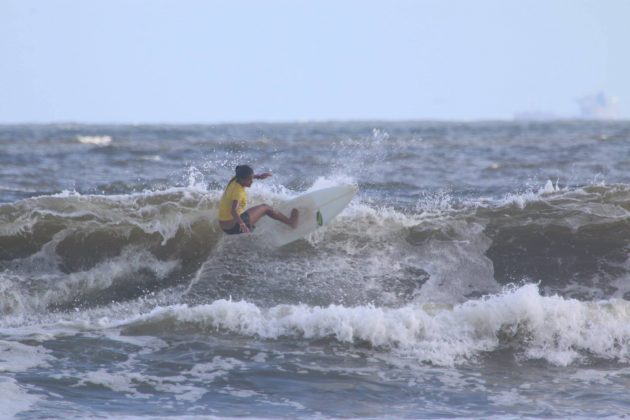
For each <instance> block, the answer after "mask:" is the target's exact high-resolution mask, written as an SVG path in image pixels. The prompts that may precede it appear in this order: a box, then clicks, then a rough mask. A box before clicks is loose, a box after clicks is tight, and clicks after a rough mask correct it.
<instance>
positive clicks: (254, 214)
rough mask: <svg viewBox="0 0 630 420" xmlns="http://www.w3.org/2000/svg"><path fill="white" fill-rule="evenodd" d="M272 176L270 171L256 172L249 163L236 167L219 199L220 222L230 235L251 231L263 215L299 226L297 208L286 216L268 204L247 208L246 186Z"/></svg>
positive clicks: (293, 226) (292, 225)
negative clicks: (256, 180)
mask: <svg viewBox="0 0 630 420" xmlns="http://www.w3.org/2000/svg"><path fill="white" fill-rule="evenodd" d="M270 176H271V174H270V173H269V172H265V173H262V174H254V170H253V169H252V168H251V167H249V166H247V165H239V166H237V167H236V174H235V176H234V177H233V178H232V179H231V180H230V182H229V183H228V185H227V187H225V191H224V192H223V195H222V196H221V200H220V201H219V224H220V225H221V229H223V231H224V232H225V233H227V234H228V235H234V234H237V233H249V232H251V231H252V230H254V228H255V225H256V222H257V221H258V219H260V218H261V217H263V216H269V217H271V218H272V219H274V220H278V221H280V222H282V223H284V224H287V225H289V226H291V227H292V228H295V227H296V226H297V223H298V210H297V209H293V210H291V217H287V216H285V215H284V214H282V213H281V212H279V211H278V210H276V209H274V208H273V207H271V206H270V205H268V204H260V205H258V206H254V207H252V208H249V209H247V210H245V206H246V205H247V193H246V192H245V188H249V187H250V186H251V185H252V182H253V181H254V179H265V178H269V177H270Z"/></svg>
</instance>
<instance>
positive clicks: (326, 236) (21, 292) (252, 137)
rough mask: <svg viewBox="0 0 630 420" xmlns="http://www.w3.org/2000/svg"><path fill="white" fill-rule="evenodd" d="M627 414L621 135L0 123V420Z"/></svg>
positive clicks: (619, 131)
mask: <svg viewBox="0 0 630 420" xmlns="http://www.w3.org/2000/svg"><path fill="white" fill-rule="evenodd" d="M243 163H247V164H250V165H251V166H253V167H254V169H255V170H256V171H258V172H262V171H270V172H273V177H271V178H269V179H267V180H264V181H255V182H254V184H253V186H252V187H251V188H250V189H249V203H250V205H255V204H258V203H263V202H265V203H270V204H279V203H282V202H283V201H286V200H288V199H291V198H293V197H295V196H297V195H299V194H301V193H303V192H306V191H312V190H316V189H318V188H323V187H328V186H334V185H343V184H354V185H357V186H358V187H359V193H358V195H357V196H356V198H355V199H354V200H353V202H352V203H351V204H350V205H349V207H348V208H346V210H345V211H344V212H343V213H342V214H341V215H340V216H339V217H338V218H336V219H335V220H334V221H333V222H332V223H331V224H329V225H327V226H325V227H323V228H321V229H319V230H318V231H316V232H315V233H313V234H312V235H310V236H309V237H306V238H304V239H302V240H299V241H297V242H294V243H293V244H290V245H287V246H284V247H281V248H275V249H274V248H270V247H268V246H265V245H264V242H261V241H259V240H257V239H256V238H257V237H256V235H240V236H231V237H226V236H225V235H223V233H222V232H221V230H220V229H219V228H218V226H217V204H218V201H219V197H220V196H221V193H222V190H223V188H224V186H225V184H226V183H227V181H228V180H229V178H230V177H231V175H232V173H233V170H234V167H235V166H236V165H237V164H243ZM628 415H630V122H588V121H559V122H541V123H526V122H472V123H455V122H453V123H447V122H440V123H437V122H436V123H432V122H399V123H395V122H387V123H385V122H357V123H344V122H330V123H296V124H239V125H190V126H161V125H129V126H126V125H74V124H65V125H19V126H9V125H4V126H0V418H11V417H16V418H25V419H30V418H93V417H101V418H102V417H126V418H161V417H170V416H178V417H185V418H195V417H211V418H212V417H216V418H224V417H233V416H234V417H237V416H238V417H253V418H271V417H273V418H277V417H284V418H294V417H302V418H318V419H319V418H340V417H341V418H354V417H359V418H392V417H394V418H451V417H468V418H520V417H531V418H554V417H560V418H569V417H570V418H593V417H611V418H616V417H622V416H628Z"/></svg>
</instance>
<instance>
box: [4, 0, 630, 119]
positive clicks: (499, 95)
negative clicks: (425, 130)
mask: <svg viewBox="0 0 630 420" xmlns="http://www.w3.org/2000/svg"><path fill="white" fill-rule="evenodd" d="M629 22H630V1H628V0H617V1H615V0H592V1H585V0H432V1H429V0H417V1H402V0H383V1H365V0H356V1H354V0H318V1H315V0H313V1H300V0H291V1H274V0H269V1H262V0H226V1H208V0H178V1H175V0H173V1H166V0H151V1H149V0H89V1H88V0H41V1H35V0H0V123H23V122H86V123H219V122H250V121H270V122H276V121H303V120H309V121H310V120H330V119H332V120H366V119H385V120H432V119H439V120H475V119H512V118H513V117H514V115H515V114H518V113H522V112H543V113H549V114H553V115H555V116H558V117H562V118H569V117H579V116H580V107H579V103H578V99H580V98H583V97H585V96H588V95H594V94H598V93H604V94H605V95H606V96H607V97H608V98H609V100H610V102H611V103H614V104H616V110H615V111H616V114H617V115H618V117H620V118H624V119H630V23H629Z"/></svg>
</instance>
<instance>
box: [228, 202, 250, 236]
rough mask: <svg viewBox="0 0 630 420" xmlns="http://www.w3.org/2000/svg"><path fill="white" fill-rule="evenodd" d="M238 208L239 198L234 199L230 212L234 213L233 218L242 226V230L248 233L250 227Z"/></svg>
mask: <svg viewBox="0 0 630 420" xmlns="http://www.w3.org/2000/svg"><path fill="white" fill-rule="evenodd" d="M236 209H238V200H232V207H231V208H230V213H231V214H232V218H233V219H234V220H235V221H236V223H237V224H238V226H239V227H240V228H241V232H243V233H248V232H249V228H248V227H247V225H246V224H245V222H243V219H241V215H240V214H238V211H236Z"/></svg>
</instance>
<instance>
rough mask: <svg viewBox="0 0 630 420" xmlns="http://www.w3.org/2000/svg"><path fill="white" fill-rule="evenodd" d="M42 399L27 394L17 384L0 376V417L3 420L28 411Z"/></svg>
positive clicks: (11, 379) (8, 378)
mask: <svg viewBox="0 0 630 420" xmlns="http://www.w3.org/2000/svg"><path fill="white" fill-rule="evenodd" d="M42 399H43V398H42V397H40V396H37V395H34V394H30V393H28V392H27V391H26V390H25V389H24V387H22V386H21V385H20V384H18V382H17V381H16V380H15V379H13V378H10V377H7V376H0V417H1V418H3V419H9V418H13V417H14V416H16V415H18V414H20V413H23V412H24V411H27V410H29V409H30V408H31V407H33V406H34V405H35V404H36V403H37V402H39V401H41V400H42Z"/></svg>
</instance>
